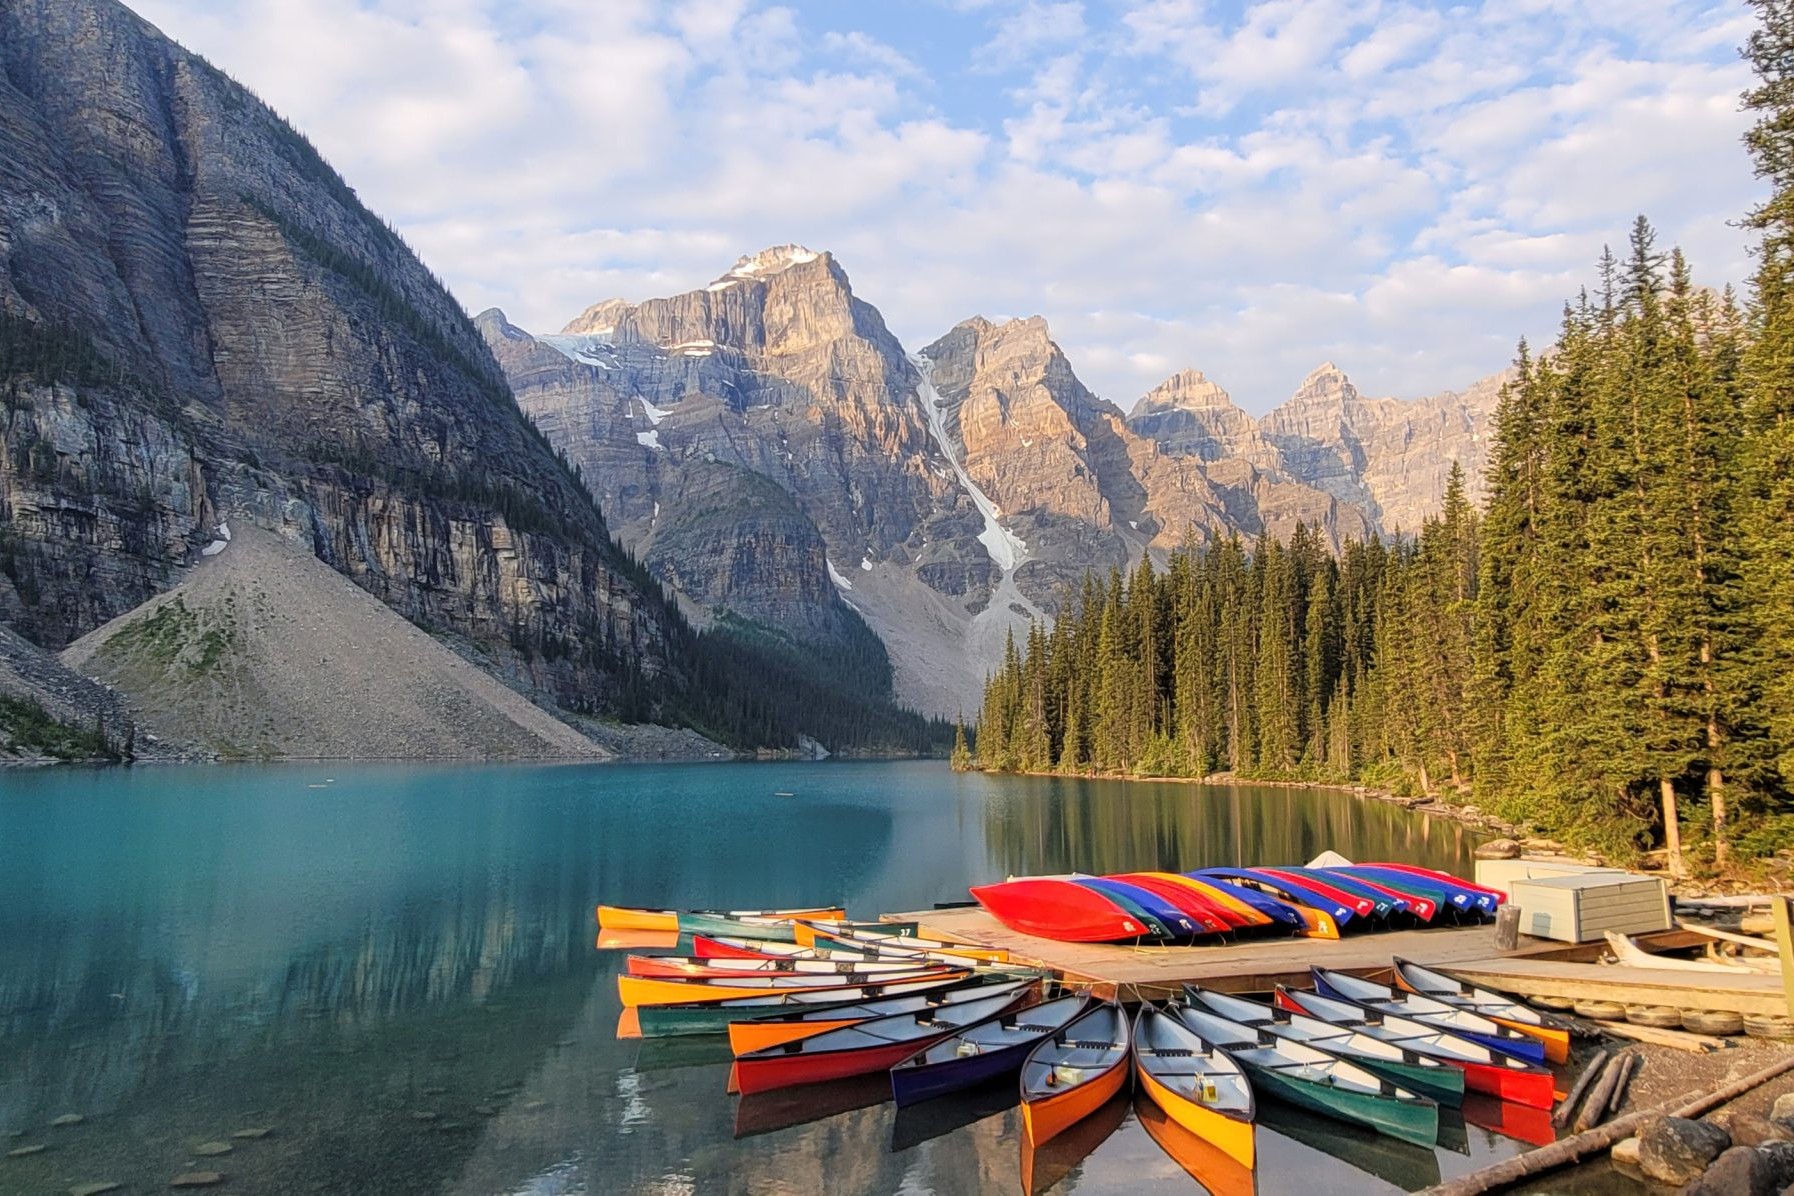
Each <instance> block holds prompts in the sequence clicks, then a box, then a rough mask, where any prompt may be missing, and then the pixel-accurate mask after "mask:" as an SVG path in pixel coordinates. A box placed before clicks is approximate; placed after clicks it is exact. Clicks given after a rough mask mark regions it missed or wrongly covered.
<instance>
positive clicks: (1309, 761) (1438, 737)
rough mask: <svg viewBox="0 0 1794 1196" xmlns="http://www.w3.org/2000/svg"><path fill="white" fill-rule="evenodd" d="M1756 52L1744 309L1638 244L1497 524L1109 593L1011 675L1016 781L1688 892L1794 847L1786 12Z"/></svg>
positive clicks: (1451, 518)
mask: <svg viewBox="0 0 1794 1196" xmlns="http://www.w3.org/2000/svg"><path fill="white" fill-rule="evenodd" d="M1756 7H1757V8H1758V9H1759V10H1760V15H1761V17H1762V21H1763V23H1762V26H1761V28H1760V30H1759V32H1757V33H1756V34H1755V35H1754V36H1753V37H1752V39H1751V42H1750V44H1749V46H1748V47H1747V49H1746V53H1747V56H1748V57H1749V58H1750V60H1751V61H1752V63H1753V65H1754V66H1755V67H1756V69H1757V71H1758V74H1759V78H1760V80H1761V85H1760V86H1759V87H1758V88H1757V89H1755V90H1753V91H1752V92H1750V93H1749V94H1748V95H1747V96H1746V104H1747V106H1749V107H1750V108H1752V109H1754V110H1755V111H1756V112H1757V113H1758V116H1759V120H1758V123H1757V125H1756V126H1755V128H1754V130H1753V131H1752V133H1751V134H1750V136H1749V138H1748V139H1747V140H1748V143H1749V147H1750V149H1751V152H1752V153H1753V155H1754V156H1755V159H1756V162H1757V166H1758V173H1759V174H1760V175H1761V176H1762V177H1764V178H1765V179H1767V180H1768V181H1769V182H1770V183H1771V184H1772V185H1773V194H1772V197H1771V199H1770V200H1769V201H1768V202H1767V203H1765V204H1764V205H1763V206H1762V207H1760V208H1759V209H1757V210H1756V211H1754V212H1752V213H1751V214H1750V223H1751V225H1752V226H1753V227H1754V228H1756V229H1758V230H1760V231H1761V234H1762V245H1761V251H1760V255H1759V269H1758V272H1757V276H1756V278H1755V280H1754V284H1753V287H1752V293H1751V296H1750V301H1749V302H1748V304H1740V303H1739V302H1737V301H1735V299H1734V297H1733V296H1732V295H1731V294H1730V293H1729V292H1728V293H1726V294H1722V295H1715V294H1713V293H1711V292H1708V291H1704V290H1701V289H1698V288H1696V287H1695V286H1694V285H1693V284H1692V282H1691V274H1690V267H1689V264H1688V263H1687V262H1686V261H1685V260H1684V259H1683V257H1682V255H1681V254H1680V253H1679V252H1675V251H1671V252H1667V253H1666V252H1663V251H1662V250H1660V249H1659V247H1658V246H1657V245H1656V243H1655V238H1654V235H1653V233H1652V230H1651V228H1650V226H1649V225H1648V224H1647V223H1646V222H1645V221H1644V220H1643V219H1642V218H1641V219H1640V220H1639V221H1638V223H1637V224H1636V225H1635V227H1634V228H1633V230H1632V234H1631V241H1630V248H1629V252H1628V253H1627V255H1626V256H1625V258H1624V260H1617V259H1616V258H1615V257H1613V256H1612V255H1606V256H1604V257H1603V259H1602V261H1601V262H1600V263H1599V266H1598V271H1597V275H1596V278H1595V280H1594V285H1593V287H1592V289H1590V290H1586V291H1584V293H1582V294H1581V295H1579V296H1577V297H1576V298H1575V299H1574V300H1573V301H1572V302H1571V303H1570V304H1568V305H1567V306H1566V308H1565V311H1564V317H1563V324H1562V328H1561V331H1560V332H1559V334H1558V337H1557V340H1556V344H1555V346H1554V347H1553V349H1552V351H1550V352H1549V353H1545V354H1540V355H1534V354H1533V353H1532V352H1530V351H1529V350H1528V348H1527V346H1526V345H1525V344H1524V343H1522V344H1521V346H1520V350H1519V353H1518V357H1517V360H1516V363H1515V368H1516V377H1515V379H1514V380H1513V381H1512V382H1511V383H1509V384H1508V386H1507V387H1506V389H1505V391H1504V393H1503V397H1502V400H1501V404H1500V407H1499V409H1498V412H1497V426H1496V432H1495V443H1494V445H1493V446H1492V449H1491V457H1490V466H1489V470H1488V473H1487V475H1486V476H1485V479H1484V481H1485V492H1486V494H1487V499H1486V503H1485V506H1484V508H1483V509H1482V510H1480V511H1478V510H1477V509H1475V508H1474V507H1473V506H1472V505H1471V504H1470V503H1469V502H1468V501H1466V499H1465V496H1464V495H1465V484H1464V483H1465V479H1464V477H1463V475H1462V473H1461V472H1454V476H1453V478H1452V481H1451V486H1450V493H1449V495H1448V498H1447V502H1446V505H1445V509H1444V511H1443V513H1442V514H1441V515H1440V516H1439V517H1437V518H1434V519H1431V520H1429V521H1427V522H1426V524H1425V525H1424V527H1423V528H1422V529H1421V531H1420V533H1419V535H1418V536H1417V537H1416V538H1414V539H1412V540H1406V541H1402V542H1399V543H1384V542H1380V541H1372V542H1368V543H1353V544H1349V545H1347V546H1346V547H1345V548H1344V550H1343V551H1342V552H1341V553H1340V554H1339V555H1338V556H1337V557H1335V556H1333V555H1331V554H1329V553H1328V552H1327V551H1326V550H1325V548H1324V545H1323V544H1322V542H1321V541H1320V539H1319V538H1318V537H1316V536H1315V535H1313V534H1312V533H1311V532H1310V531H1307V530H1304V529H1298V530H1297V532H1296V534H1295V535H1294V536H1293V537H1291V538H1290V539H1289V540H1288V541H1287V542H1278V541H1274V540H1270V539H1268V538H1261V539H1260V540H1258V541H1257V542H1256V543H1255V544H1254V545H1252V546H1251V547H1250V549H1248V548H1247V547H1246V546H1245V545H1243V544H1242V543H1240V542H1239V541H1238V540H1233V541H1229V542H1225V543H1222V544H1219V545H1217V546H1213V547H1208V548H1200V549H1195V548H1193V549H1189V550H1186V551H1183V552H1179V553H1178V554H1176V555H1175V556H1174V557H1173V558H1172V560H1171V562H1170V565H1169V567H1168V568H1167V569H1165V570H1162V571H1155V570H1154V569H1153V568H1152V567H1151V565H1150V563H1147V564H1143V565H1141V566H1140V567H1139V569H1138V570H1137V571H1136V572H1135V573H1134V574H1133V576H1132V577H1131V578H1127V579H1123V578H1122V577H1121V576H1120V575H1119V574H1112V575H1111V576H1110V578H1109V579H1108V581H1107V584H1106V585H1104V584H1097V583H1094V582H1087V583H1086V585H1085V588H1084V593H1083V595H1082V599H1081V601H1079V602H1077V603H1076V604H1075V608H1074V609H1073V610H1072V611H1070V612H1068V614H1067V616H1066V617H1065V618H1063V619H1062V620H1061V621H1060V622H1059V623H1058V624H1057V625H1056V626H1055V627H1054V629H1053V630H1052V631H1051V632H1050V633H1048V632H1045V631H1043V630H1041V629H1039V628H1038V627H1037V628H1035V629H1034V631H1033V632H1032V633H1031V635H1030V638H1029V642H1028V643H1027V644H1025V645H1023V646H1021V647H1019V648H1018V647H1016V646H1014V645H1012V648H1011V651H1010V653H1009V655H1008V658H1007V660H1006V661H1005V663H1004V666H1003V668H1002V669H1001V670H1000V671H999V672H998V673H997V674H996V675H994V676H993V677H992V678H991V681H990V683H989V685H988V687H987V690H986V694H985V701H984V707H983V712H982V717H981V719H980V724H979V735H978V743H977V757H976V760H977V763H978V764H979V765H981V766H983V767H987V768H996V769H1027V770H1060V771H1090V770H1094V771H1104V772H1120V773H1133V774H1141V775H1204V774H1207V773H1209V772H1211V771H1214V770H1216V769H1227V770H1231V771H1234V772H1236V773H1238V774H1241V775H1245V776H1254V777H1286V778H1305V779H1315V780H1347V779H1351V780H1358V781H1364V782H1368V783H1372V784H1379V785H1388V786H1391V787H1394V788H1398V789H1406V790H1412V791H1422V792H1441V793H1444V794H1447V795H1451V796H1455V797H1458V798H1460V799H1461V800H1466V801H1468V800H1474V801H1475V802H1476V803H1477V804H1479V805H1480V806H1483V807H1484V808H1487V809H1491V810H1493V811H1495V812H1497V813H1499V814H1501V815H1502V816H1504V817H1506V818H1508V819H1510V820H1513V821H1517V822H1527V823H1532V824H1535V825H1537V826H1539V827H1541V828H1544V829H1546V830H1549V831H1551V832H1553V833H1558V834H1562V835H1565V836H1568V837H1570V838H1572V839H1575V840H1577V841H1580V842H1585V843H1591V844H1597V845H1601V846H1603V847H1606V848H1608V849H1610V850H1619V851H1627V850H1632V849H1645V848H1655V847H1661V848H1663V849H1665V850H1666V852H1667V855H1668V858H1669V862H1670V866H1671V868H1672V869H1674V870H1677V871H1680V870H1682V869H1683V868H1684V867H1686V866H1687V865H1688V864H1689V863H1690V862H1692V861H1691V860H1690V857H1691V856H1693V857H1697V858H1698V859H1700V860H1702V861H1705V862H1712V863H1714V864H1718V865H1724V864H1726V863H1727V862H1728V860H1729V858H1730V857H1732V856H1733V855H1744V856H1757V855H1760V854H1763V853H1766V852H1767V851H1768V850H1769V849H1771V848H1773V847H1774V846H1778V845H1781V844H1783V843H1786V842H1789V841H1794V806H1791V804H1790V803H1791V801H1794V791H1791V790H1794V6H1790V5H1788V4H1786V3H1770V2H1768V0H1763V2H1760V3H1758V4H1757V6H1756Z"/></svg>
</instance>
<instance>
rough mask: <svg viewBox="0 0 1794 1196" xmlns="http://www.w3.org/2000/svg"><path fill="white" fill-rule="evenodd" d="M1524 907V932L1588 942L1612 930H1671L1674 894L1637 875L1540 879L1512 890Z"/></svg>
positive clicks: (1591, 874) (1511, 897) (1510, 893)
mask: <svg viewBox="0 0 1794 1196" xmlns="http://www.w3.org/2000/svg"><path fill="white" fill-rule="evenodd" d="M1508 900H1509V901H1511V902H1513V904H1515V905H1517V906H1519V907H1520V933H1522V934H1530V935H1533V936H1535V937H1538V938H1546V939H1558V940H1561V941H1563V942H1566V943H1587V942H1593V941H1594V940H1595V939H1598V938H1600V937H1601V936H1602V934H1603V933H1605V932H1606V931H1609V930H1611V931H1613V932H1614V933H1616V934H1645V933H1648V932H1650V931H1653V930H1668V929H1669V928H1670V926H1671V921H1670V912H1669V890H1668V889H1667V888H1666V887H1664V884H1663V882H1662V881H1661V880H1658V879H1657V878H1655V877H1651V876H1639V875H1638V874H1636V873H1632V872H1617V871H1607V872H1583V873H1578V874H1572V875H1568V876H1537V877H1532V878H1531V879H1528V880H1517V881H1514V882H1513V883H1512V884H1510V885H1509V886H1508Z"/></svg>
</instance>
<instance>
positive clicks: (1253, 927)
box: [971, 864, 1504, 943]
mask: <svg viewBox="0 0 1794 1196" xmlns="http://www.w3.org/2000/svg"><path fill="white" fill-rule="evenodd" d="M971 892H972V896H973V897H975V898H977V900H978V902H979V904H980V905H982V906H984V908H985V909H987V910H989V911H990V913H991V914H992V915H993V916H995V917H996V918H997V920H998V921H1000V922H1002V923H1003V924H1004V925H1005V926H1008V927H1009V928H1010V929H1011V930H1017V931H1020V932H1021V933H1023V934H1030V935H1034V936H1036V937H1039V938H1048V939H1056V940H1058V941H1060V942H1075V943H1101V942H1197V941H1200V940H1203V939H1207V938H1214V937H1218V936H1222V935H1234V934H1297V935H1307V936H1310V937H1314V938H1338V937H1339V936H1340V933H1341V932H1342V931H1344V930H1346V929H1347V928H1350V929H1353V930H1358V929H1379V928H1385V927H1396V926H1428V925H1444V924H1448V923H1454V922H1461V921H1481V920H1483V919H1485V918H1488V917H1492V916H1493V915H1494V913H1495V910H1496V909H1497V908H1498V907H1499V905H1500V904H1501V902H1502V900H1503V899H1504V897H1503V894H1502V893H1500V892H1499V891H1497V890H1495V889H1490V888H1485V887H1483V886H1481V885H1476V884H1472V883H1471V882H1469V881H1466V880H1462V879H1460V878H1458V877H1455V876H1452V875H1450V874H1449V873H1445V872H1437V871H1434V870H1432V869H1428V868H1418V867H1415V866H1413V865H1411V864H1350V865H1335V866H1330V867H1313V866H1309V867H1256V868H1203V869H1198V870H1197V871H1194V872H1183V873H1178V872H1124V873H1117V874H1115V875H1112V876H1085V875H1082V874H1078V873H1073V874H1071V875H1069V876H1029V877H1018V878H1014V879H1011V880H1008V881H1005V882H1002V883H1000V884H990V885H981V886H977V887H975V888H973V889H972V890H971Z"/></svg>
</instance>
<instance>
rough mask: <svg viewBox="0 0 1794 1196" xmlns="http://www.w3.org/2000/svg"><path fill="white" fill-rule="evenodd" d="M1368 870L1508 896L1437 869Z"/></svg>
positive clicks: (1398, 867)
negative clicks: (1417, 877)
mask: <svg viewBox="0 0 1794 1196" xmlns="http://www.w3.org/2000/svg"><path fill="white" fill-rule="evenodd" d="M1364 866H1365V867H1366V868H1387V869H1389V870H1390V871H1391V872H1406V873H1408V874H1410V875H1412V876H1419V877H1424V878H1428V879H1431V880H1438V881H1444V882H1445V883H1446V884H1448V885H1456V886H1457V887H1458V888H1460V889H1469V890H1470V891H1471V892H1472V893H1487V894H1489V896H1491V897H1497V898H1500V899H1501V900H1502V901H1506V900H1507V894H1506V893H1504V892H1502V891H1501V890H1500V889H1491V888H1490V887H1489V886H1488V885H1479V884H1472V883H1471V882H1470V881H1467V880H1464V879H1463V878H1462V877H1457V876H1453V875H1452V874H1451V873H1449V872H1440V871H1439V870H1438V869H1436V868H1422V867H1420V866H1419V865H1418V864H1366V865H1364Z"/></svg>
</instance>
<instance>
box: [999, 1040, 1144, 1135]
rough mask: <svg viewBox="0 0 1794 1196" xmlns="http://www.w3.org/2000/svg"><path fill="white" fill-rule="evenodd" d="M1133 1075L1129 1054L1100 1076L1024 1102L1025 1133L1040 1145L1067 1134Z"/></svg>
mask: <svg viewBox="0 0 1794 1196" xmlns="http://www.w3.org/2000/svg"><path fill="white" fill-rule="evenodd" d="M1131 1074H1133V1073H1132V1071H1131V1069H1130V1067H1129V1059H1128V1055H1127V1052H1125V1051H1124V1052H1122V1055H1121V1058H1119V1059H1117V1060H1116V1061H1115V1063H1114V1065H1113V1066H1111V1067H1110V1068H1109V1069H1108V1070H1107V1071H1105V1072H1103V1073H1102V1074H1101V1075H1100V1076H1097V1077H1095V1078H1094V1079H1091V1080H1088V1081H1086V1082H1085V1083H1082V1084H1079V1085H1077V1086H1075V1087H1072V1088H1067V1089H1066V1090H1065V1091H1064V1092H1058V1093H1054V1094H1053V1095H1052V1096H1048V1097H1043V1098H1041V1099H1040V1100H1024V1101H1023V1102H1022V1132H1023V1133H1024V1134H1026V1135H1027V1138H1028V1141H1030V1142H1032V1143H1034V1144H1035V1145H1036V1146H1038V1145H1040V1144H1041V1143H1042V1142H1046V1141H1049V1140H1051V1139H1052V1138H1055V1137H1057V1136H1058V1135H1060V1134H1062V1133H1064V1132H1065V1131H1066V1130H1068V1129H1070V1128H1071V1127H1072V1126H1074V1125H1076V1124H1077V1123H1078V1122H1080V1121H1082V1120H1084V1118H1086V1117H1088V1116H1090V1115H1091V1114H1092V1113H1094V1112H1096V1111H1097V1110H1098V1109H1100V1108H1102V1107H1103V1106H1104V1105H1106V1104H1108V1103H1109V1101H1110V1099H1111V1098H1113V1097H1114V1096H1115V1094H1116V1093H1118V1092H1120V1091H1121V1089H1122V1086H1123V1085H1124V1084H1126V1083H1127V1081H1128V1077H1129V1076H1130V1075H1131Z"/></svg>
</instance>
